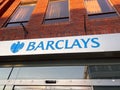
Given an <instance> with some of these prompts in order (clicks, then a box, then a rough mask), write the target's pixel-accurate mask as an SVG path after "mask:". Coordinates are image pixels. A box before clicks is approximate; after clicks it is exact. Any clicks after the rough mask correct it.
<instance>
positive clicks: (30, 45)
mask: <svg viewBox="0 0 120 90" xmlns="http://www.w3.org/2000/svg"><path fill="white" fill-rule="evenodd" d="M35 44H36V42H29V45H28V47H27V49H26V51H32V50H34V48H35Z"/></svg>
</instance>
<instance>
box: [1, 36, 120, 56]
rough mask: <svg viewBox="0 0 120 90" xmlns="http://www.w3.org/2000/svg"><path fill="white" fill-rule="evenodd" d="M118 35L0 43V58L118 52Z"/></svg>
mask: <svg viewBox="0 0 120 90" xmlns="http://www.w3.org/2000/svg"><path fill="white" fill-rule="evenodd" d="M119 38H120V34H101V35H88V36H71V37H56V38H41V39H25V40H13V41H2V42H0V56H8V55H33V54H57V53H85V52H105V51H120V41H119Z"/></svg>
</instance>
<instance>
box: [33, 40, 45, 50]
mask: <svg viewBox="0 0 120 90" xmlns="http://www.w3.org/2000/svg"><path fill="white" fill-rule="evenodd" d="M38 48H41V49H42V50H44V42H43V41H41V42H40V43H39V44H38V46H37V47H36V48H35V49H34V50H37V49H38Z"/></svg>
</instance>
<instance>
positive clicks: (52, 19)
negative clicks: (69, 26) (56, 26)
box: [44, 0, 69, 24]
mask: <svg viewBox="0 0 120 90" xmlns="http://www.w3.org/2000/svg"><path fill="white" fill-rule="evenodd" d="M65 21H69V10H68V0H50V2H49V4H48V9H47V12H46V16H45V21H44V23H45V24H47V23H58V22H65Z"/></svg>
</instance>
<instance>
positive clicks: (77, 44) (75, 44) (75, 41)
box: [71, 39, 82, 48]
mask: <svg viewBox="0 0 120 90" xmlns="http://www.w3.org/2000/svg"><path fill="white" fill-rule="evenodd" d="M75 46H77V47H79V48H82V46H81V45H80V42H79V40H78V39H75V40H74V42H73V44H72V46H71V48H74V47H75Z"/></svg>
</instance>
